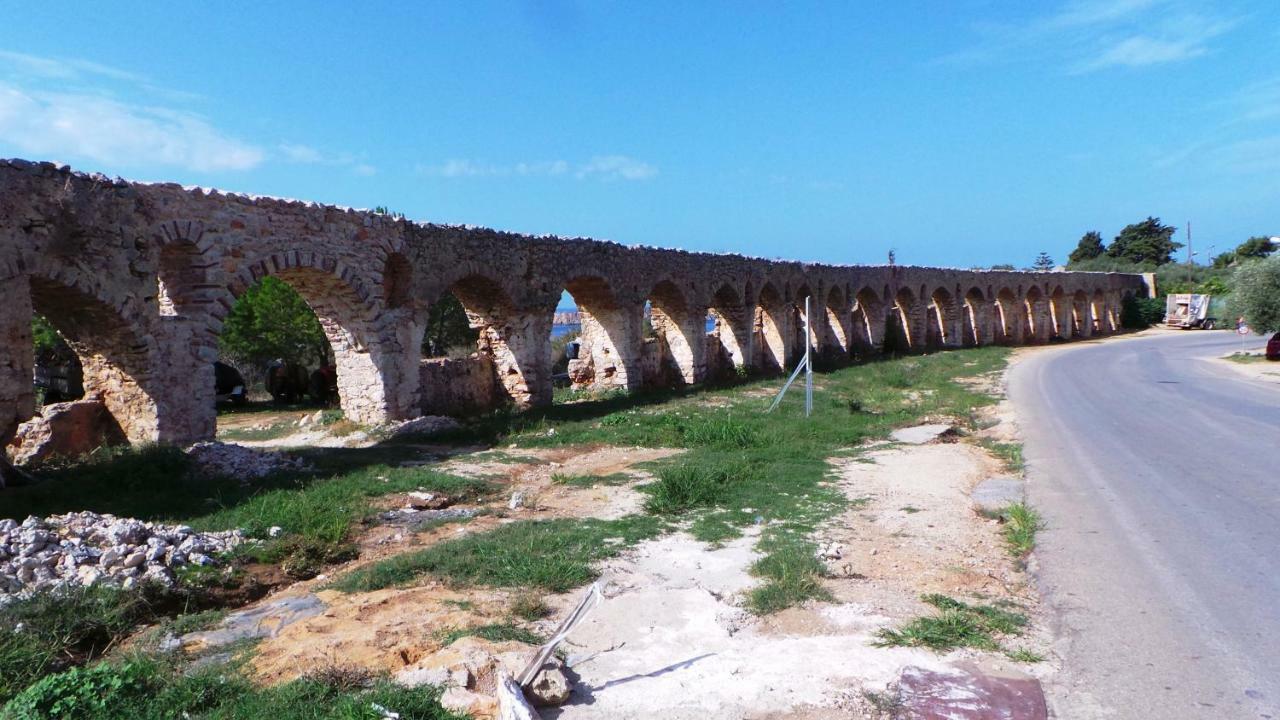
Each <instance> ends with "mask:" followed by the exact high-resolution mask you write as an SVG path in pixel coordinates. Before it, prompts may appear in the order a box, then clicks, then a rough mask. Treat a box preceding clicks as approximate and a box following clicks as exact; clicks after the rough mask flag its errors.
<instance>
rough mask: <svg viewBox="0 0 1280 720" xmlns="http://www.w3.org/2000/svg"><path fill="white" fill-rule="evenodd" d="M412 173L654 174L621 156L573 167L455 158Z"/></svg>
mask: <svg viewBox="0 0 1280 720" xmlns="http://www.w3.org/2000/svg"><path fill="white" fill-rule="evenodd" d="M416 171H417V172H418V173H419V174H420V175H429V176H431V177H441V178H473V177H561V176H565V175H569V174H572V175H573V176H574V177H576V178H578V179H579V180H583V179H587V178H597V179H603V180H619V179H621V180H648V179H649V178H652V177H654V176H655V175H657V174H658V169H657V168H656V167H654V166H652V165H650V164H649V163H645V162H641V161H639V160H635V159H633V158H629V157H627V156H625V155H598V156H595V157H593V158H591V159H590V160H588V161H586V162H584V163H579V164H577V165H574V164H571V163H569V162H568V161H566V160H549V161H543V162H518V163H512V164H495V163H489V162H483V161H478V160H465V159H458V158H455V159H451V160H446V161H444V162H443V163H440V164H438V165H418V166H417V168H416Z"/></svg>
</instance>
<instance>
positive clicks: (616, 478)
mask: <svg viewBox="0 0 1280 720" xmlns="http://www.w3.org/2000/svg"><path fill="white" fill-rule="evenodd" d="M633 480H635V478H634V477H632V476H631V475H628V474H627V473H624V472H616V473H610V474H608V475H566V474H565V473H554V474H552V476H551V482H553V483H555V484H557V485H568V486H570V487H580V488H589V487H595V486H596V485H606V486H617V485H626V484H627V483H629V482H631V481H633Z"/></svg>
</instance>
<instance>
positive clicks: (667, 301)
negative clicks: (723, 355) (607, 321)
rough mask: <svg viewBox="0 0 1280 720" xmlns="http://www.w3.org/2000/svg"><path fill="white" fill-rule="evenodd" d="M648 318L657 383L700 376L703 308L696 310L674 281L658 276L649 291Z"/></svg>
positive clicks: (695, 379)
mask: <svg viewBox="0 0 1280 720" xmlns="http://www.w3.org/2000/svg"><path fill="white" fill-rule="evenodd" d="M649 322H650V323H651V324H652V325H653V332H654V336H655V340H656V343H655V346H656V347H655V349H656V351H657V353H658V358H657V366H658V367H657V368H656V370H657V375H658V376H660V378H659V379H658V380H657V382H658V384H662V385H668V384H671V385H676V384H683V385H692V384H693V383H695V382H698V381H699V380H701V379H702V372H703V369H704V367H705V364H704V363H705V361H704V359H703V358H704V356H703V349H704V348H705V346H706V341H705V339H704V338H703V336H704V334H705V333H706V312H705V310H703V311H700V312H695V311H694V309H693V308H692V307H691V306H690V304H689V302H688V301H687V300H686V299H685V294H684V293H683V292H681V290H680V288H679V287H677V286H676V284H675V283H674V282H672V281H671V280H669V279H667V280H661V281H659V282H658V283H657V284H656V285H654V286H653V289H652V290H651V291H650V292H649Z"/></svg>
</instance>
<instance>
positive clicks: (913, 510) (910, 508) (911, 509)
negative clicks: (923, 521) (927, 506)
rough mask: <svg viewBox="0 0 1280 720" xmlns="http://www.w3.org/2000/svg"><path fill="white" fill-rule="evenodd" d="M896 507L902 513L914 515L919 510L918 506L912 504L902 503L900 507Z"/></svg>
mask: <svg viewBox="0 0 1280 720" xmlns="http://www.w3.org/2000/svg"><path fill="white" fill-rule="evenodd" d="M898 509H899V510H901V511H902V512H904V513H906V514H908V515H914V514H915V513H918V512H920V508H918V507H915V506H912V505H903V506H902V507H900V508H898Z"/></svg>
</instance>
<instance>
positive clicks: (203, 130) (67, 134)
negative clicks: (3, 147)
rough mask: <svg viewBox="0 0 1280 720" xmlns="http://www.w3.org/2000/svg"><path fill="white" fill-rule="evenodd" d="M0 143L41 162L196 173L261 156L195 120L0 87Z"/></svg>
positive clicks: (100, 100) (249, 164)
mask: <svg viewBox="0 0 1280 720" xmlns="http://www.w3.org/2000/svg"><path fill="white" fill-rule="evenodd" d="M0 141H3V142H4V143H6V144H9V145H12V146H14V147H16V148H17V149H18V150H19V151H20V152H23V153H27V154H30V155H32V156H33V157H37V158H40V159H45V158H54V157H57V158H61V159H72V158H85V159H88V160H93V161H95V162H101V163H106V164H111V165H124V166H140V165H164V166H177V167H184V168H188V169H191V170H197V171H218V170H248V169H250V168H253V167H257V166H258V165H259V164H261V162H262V160H263V157H264V153H263V151H262V150H261V149H259V148H257V147H255V146H253V145H251V144H249V143H246V142H242V141H240V140H237V139H235V138H232V137H230V136H228V135H226V134H224V133H222V132H220V131H218V130H217V129H216V128H214V127H213V126H212V125H210V124H209V122H208V121H206V120H205V119H204V118H202V117H200V116H198V115H195V114H193V113H188V112H182V111H175V110H170V109H167V108H161V107H151V106H143V105H134V104H129V103H125V102H121V101H118V100H115V99H112V98H108V97H104V96H101V95H95V94H90V93H72V92H43V91H28V90H25V89H23V88H21V87H18V86H15V85H11V84H7V83H3V82H0Z"/></svg>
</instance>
